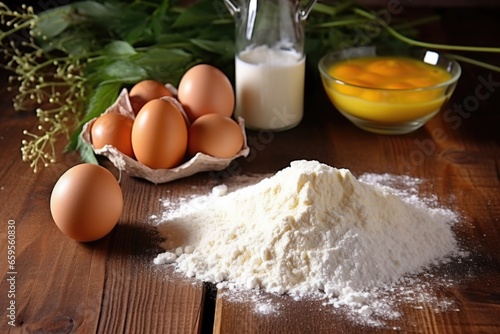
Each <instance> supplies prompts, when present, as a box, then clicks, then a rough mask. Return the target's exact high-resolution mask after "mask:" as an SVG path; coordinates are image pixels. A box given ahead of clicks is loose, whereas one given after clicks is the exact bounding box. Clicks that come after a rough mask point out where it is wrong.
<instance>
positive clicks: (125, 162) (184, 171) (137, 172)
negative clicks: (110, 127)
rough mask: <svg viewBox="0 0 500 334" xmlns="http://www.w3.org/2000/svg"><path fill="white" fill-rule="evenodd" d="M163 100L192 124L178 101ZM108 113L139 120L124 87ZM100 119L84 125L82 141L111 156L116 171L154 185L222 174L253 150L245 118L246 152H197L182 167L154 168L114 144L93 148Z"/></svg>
mask: <svg viewBox="0 0 500 334" xmlns="http://www.w3.org/2000/svg"><path fill="white" fill-rule="evenodd" d="M166 86H167V88H169V90H171V91H172V92H173V93H174V96H175V93H176V89H175V88H174V87H173V86H171V85H169V84H167V85H166ZM162 99H165V100H168V101H171V102H172V103H174V104H175V105H176V106H177V107H178V109H179V110H180V111H181V113H182V114H183V116H184V119H185V120H186V122H187V123H188V124H189V121H188V118H187V116H186V113H185V111H184V108H183V107H182V105H181V104H180V103H179V101H177V100H176V99H175V98H172V97H167V96H166V97H162ZM104 113H120V114H123V115H125V116H127V117H129V118H132V119H135V114H134V112H133V110H132V105H131V104H130V99H129V95H128V90H127V89H126V88H124V89H123V90H122V91H121V93H120V95H119V96H118V99H117V100H116V101H115V103H113V104H112V105H111V106H110V107H109V108H108V109H107V110H106V111H105V112H104ZM96 119H97V118H94V119H92V120H90V121H89V122H87V123H86V124H85V125H84V126H83V130H82V133H81V138H82V140H83V141H84V142H85V143H87V144H89V145H90V146H91V147H92V149H93V151H94V153H95V154H99V155H103V156H105V157H107V158H108V159H109V160H110V161H111V162H112V163H113V165H115V167H116V168H118V169H119V170H121V171H125V172H126V173H127V174H129V175H130V176H133V177H139V178H143V179H146V180H148V181H150V182H153V183H156V184H158V183H166V182H170V181H173V180H177V179H180V178H183V177H187V176H191V175H193V174H196V173H198V172H206V171H220V170H223V169H224V168H226V167H227V166H229V164H230V163H231V161H232V160H234V159H236V158H238V157H246V156H247V155H248V153H249V151H250V149H249V148H248V145H247V138H246V134H245V124H244V120H243V119H242V118H238V124H239V126H240V129H241V132H242V133H243V147H242V149H241V150H240V151H239V152H238V153H237V154H236V155H235V156H233V157H232V158H217V157H213V156H210V155H207V154H204V153H200V152H198V153H196V155H195V156H193V157H192V158H191V159H189V160H187V161H185V162H184V163H182V164H181V165H179V166H177V167H175V168H169V169H152V168H150V167H148V166H146V165H144V164H142V163H141V162H139V161H137V160H135V159H132V158H131V157H129V156H127V155H125V154H123V153H122V152H120V151H118V149H117V148H116V147H114V146H111V145H106V146H104V147H103V148H101V149H96V148H95V147H94V146H93V145H92V140H91V132H90V131H91V128H92V124H93V123H94V122H95V121H96Z"/></svg>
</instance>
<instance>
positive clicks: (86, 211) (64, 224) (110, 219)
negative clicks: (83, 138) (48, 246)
mask: <svg viewBox="0 0 500 334" xmlns="http://www.w3.org/2000/svg"><path fill="white" fill-rule="evenodd" d="M122 209H123V195H122V191H121V188H120V185H119V184H118V181H116V179H115V177H114V176H113V174H111V172H110V171H108V170H107V169H106V168H104V167H101V166H99V165H94V164H80V165H76V166H74V167H72V168H70V169H68V170H67V171H66V172H65V173H64V174H63V175H62V176H61V177H60V178H59V180H58V181H57V183H56V184H55V186H54V189H53V190H52V195H51V196H50V211H51V213H52V218H53V219H54V222H55V223H56V225H57V227H58V228H59V229H60V230H61V231H62V232H63V233H64V234H66V235H67V236H68V237H70V238H72V239H74V240H77V241H83V242H87V241H94V240H97V239H100V238H102V237H104V236H105V235H106V234H108V233H109V232H110V231H111V230H112V229H113V227H115V225H116V223H117V222H118V220H119V219H120V216H121V213H122Z"/></svg>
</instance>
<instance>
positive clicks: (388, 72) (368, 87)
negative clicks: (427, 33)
mask: <svg viewBox="0 0 500 334" xmlns="http://www.w3.org/2000/svg"><path fill="white" fill-rule="evenodd" d="M328 74H329V75H330V77H332V78H334V79H335V80H326V79H325V78H323V84H324V86H325V89H326V92H327V94H328V95H329V97H330V99H331V100H332V102H334V104H335V105H336V107H337V108H338V109H339V110H340V111H342V112H343V113H347V114H350V115H352V116H355V117H357V118H360V119H365V120H370V121H376V122H382V123H399V122H408V121H412V120H415V119H419V118H422V117H425V116H431V115H433V114H434V113H436V112H438V111H439V109H440V108H441V106H442V105H443V104H444V103H445V102H446V100H447V99H448V98H449V95H451V92H447V90H446V83H447V82H448V81H449V80H451V79H452V76H451V74H450V73H448V72H447V71H446V70H445V69H444V68H441V67H439V66H433V65H431V64H427V63H425V62H423V61H420V60H417V59H412V58H405V57H394V56H390V57H389V56H387V57H381V56H377V57H359V58H353V59H348V60H343V61H340V62H338V63H335V64H333V65H331V66H330V67H329V68H328Z"/></svg>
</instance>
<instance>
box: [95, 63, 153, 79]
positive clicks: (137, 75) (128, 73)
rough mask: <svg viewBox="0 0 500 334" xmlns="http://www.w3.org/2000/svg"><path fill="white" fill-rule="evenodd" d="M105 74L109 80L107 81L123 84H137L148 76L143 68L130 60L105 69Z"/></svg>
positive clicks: (113, 64)
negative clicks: (117, 81) (118, 81)
mask: <svg viewBox="0 0 500 334" xmlns="http://www.w3.org/2000/svg"><path fill="white" fill-rule="evenodd" d="M103 72H104V74H105V76H106V77H107V78H108V79H107V80H114V81H116V80H120V81H122V82H137V81H140V80H142V79H143V78H144V77H145V76H146V75H147V73H146V71H145V70H144V69H143V68H142V67H141V66H138V65H136V64H134V63H132V62H130V61H128V60H117V61H115V62H113V63H112V64H111V65H109V66H107V67H106V68H104V69H103ZM107 80H106V81H107Z"/></svg>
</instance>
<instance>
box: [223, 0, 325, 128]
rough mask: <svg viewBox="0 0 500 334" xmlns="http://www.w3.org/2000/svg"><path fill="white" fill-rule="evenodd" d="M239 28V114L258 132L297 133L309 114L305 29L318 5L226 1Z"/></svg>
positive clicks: (287, 0) (280, 0) (284, 0)
mask: <svg viewBox="0 0 500 334" xmlns="http://www.w3.org/2000/svg"><path fill="white" fill-rule="evenodd" d="M224 1H225V3H226V6H227V7H228V9H229V11H230V12H231V14H232V15H233V17H234V18H235V23H236V56H235V65H236V83H235V85H236V110H235V116H237V117H242V118H244V119H245V125H246V127H247V128H249V129H254V130H272V131H281V130H286V129H290V128H293V127H295V126H296V125H298V124H299V123H300V121H301V120H302V117H303V113H304V78H305V54H304V28H303V22H304V21H305V19H306V18H307V16H308V14H309V12H310V10H311V9H312V6H313V5H314V3H315V2H316V1H315V0H313V1H309V2H308V4H307V5H306V7H305V8H304V9H302V8H301V6H300V0H239V1H235V0H224Z"/></svg>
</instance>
